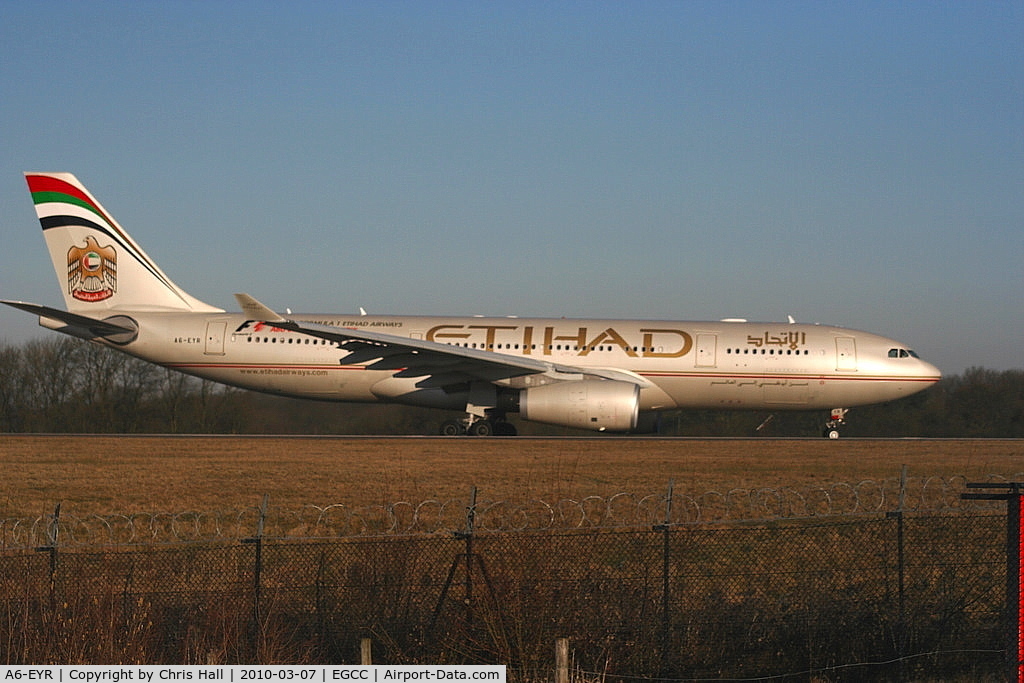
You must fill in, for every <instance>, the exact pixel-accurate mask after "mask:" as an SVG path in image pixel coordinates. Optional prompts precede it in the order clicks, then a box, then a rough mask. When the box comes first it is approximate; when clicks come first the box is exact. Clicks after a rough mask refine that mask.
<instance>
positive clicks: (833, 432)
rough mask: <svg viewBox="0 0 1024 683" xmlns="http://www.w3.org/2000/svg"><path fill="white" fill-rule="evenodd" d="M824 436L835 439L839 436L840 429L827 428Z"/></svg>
mask: <svg viewBox="0 0 1024 683" xmlns="http://www.w3.org/2000/svg"><path fill="white" fill-rule="evenodd" d="M824 436H825V438H826V439H833V440H834V439H838V438H839V430H838V429H826V430H825V434H824Z"/></svg>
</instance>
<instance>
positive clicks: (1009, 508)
mask: <svg viewBox="0 0 1024 683" xmlns="http://www.w3.org/2000/svg"><path fill="white" fill-rule="evenodd" d="M967 488H969V489H997V490H1003V491H1005V493H962V494H960V498H962V499H963V500H1005V501H1006V680H1008V681H1018V682H1024V586H1022V584H1021V582H1022V581H1024V535H1022V531H1024V530H1022V528H1021V516H1022V513H1024V482H1010V483H1006V484H984V483H982V484H972V483H968V484H967Z"/></svg>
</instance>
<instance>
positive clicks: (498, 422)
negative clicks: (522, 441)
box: [441, 415, 518, 436]
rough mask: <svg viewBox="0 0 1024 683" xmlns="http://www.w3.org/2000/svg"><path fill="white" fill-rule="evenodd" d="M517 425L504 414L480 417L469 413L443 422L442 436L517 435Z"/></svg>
mask: <svg viewBox="0 0 1024 683" xmlns="http://www.w3.org/2000/svg"><path fill="white" fill-rule="evenodd" d="M517 433H518V432H517V431H516V426H515V425H514V424H512V423H511V422H508V421H507V420H506V419H505V416H504V415H495V416H491V417H487V418H478V417H476V416H475V415H468V416H466V417H464V418H463V419H461V420H445V421H444V422H442V423H441V436H516V434H517Z"/></svg>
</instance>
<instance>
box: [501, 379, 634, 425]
mask: <svg viewBox="0 0 1024 683" xmlns="http://www.w3.org/2000/svg"><path fill="white" fill-rule="evenodd" d="M639 413H640V387H639V386H637V385H636V384H631V383H629V382H617V381H615V380H604V379H588V380H581V381H578V382H556V383H555V384H545V385H543V386H539V387H530V388H529V389H524V390H523V391H522V392H520V394H519V414H520V415H521V416H522V418H523V419H524V420H532V421H533V422H543V423H545V424H553V425H560V426H563V427H575V428H577V429H592V430H594V431H598V432H603V431H609V432H629V431H632V430H634V429H636V425H637V419H638V416H639Z"/></svg>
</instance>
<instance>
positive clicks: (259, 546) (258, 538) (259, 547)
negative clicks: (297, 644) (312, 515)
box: [242, 493, 270, 634]
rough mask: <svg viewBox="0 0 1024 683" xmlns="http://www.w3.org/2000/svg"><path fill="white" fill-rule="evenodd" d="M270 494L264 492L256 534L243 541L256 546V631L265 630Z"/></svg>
mask: <svg viewBox="0 0 1024 683" xmlns="http://www.w3.org/2000/svg"><path fill="white" fill-rule="evenodd" d="M269 500H270V494H266V493H265V494H263V502H262V504H260V515H259V519H257V521H256V535H255V536H253V537H252V538H243V539H242V543H251V544H253V545H255V546H256V559H255V561H254V563H253V571H252V620H253V627H254V629H255V633H257V634H259V633H262V632H263V621H262V619H261V616H262V615H261V614H260V598H261V593H262V590H263V528H264V526H265V524H266V519H267V503H268V502H269Z"/></svg>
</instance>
